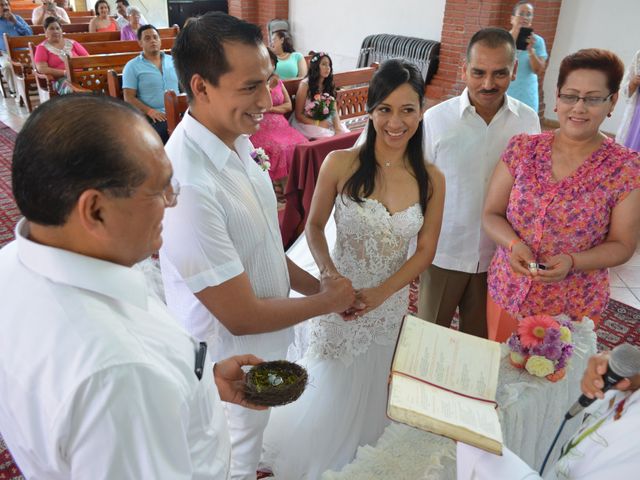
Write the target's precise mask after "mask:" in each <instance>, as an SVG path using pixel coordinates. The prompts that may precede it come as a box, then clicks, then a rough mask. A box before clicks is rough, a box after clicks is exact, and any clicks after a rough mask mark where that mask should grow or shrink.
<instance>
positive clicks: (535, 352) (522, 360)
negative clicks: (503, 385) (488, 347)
mask: <svg viewBox="0 0 640 480" xmlns="http://www.w3.org/2000/svg"><path fill="white" fill-rule="evenodd" d="M572 331H573V326H572V323H571V320H570V319H569V318H568V317H566V318H560V317H556V318H554V317H551V316H549V315H534V316H532V317H526V318H524V319H523V320H522V321H521V322H520V323H519V325H518V329H517V330H516V331H515V332H514V333H512V334H511V337H509V340H507V345H508V346H509V349H510V350H511V353H510V354H509V362H510V363H511V365H513V366H514V367H516V368H524V369H525V370H526V371H527V372H529V373H530V374H531V375H535V376H536V377H546V378H547V380H550V381H552V382H557V381H558V380H560V379H562V378H564V375H565V373H566V367H567V363H568V361H569V359H570V358H571V354H572V353H573V343H572V341H571V336H572V335H571V332H572Z"/></svg>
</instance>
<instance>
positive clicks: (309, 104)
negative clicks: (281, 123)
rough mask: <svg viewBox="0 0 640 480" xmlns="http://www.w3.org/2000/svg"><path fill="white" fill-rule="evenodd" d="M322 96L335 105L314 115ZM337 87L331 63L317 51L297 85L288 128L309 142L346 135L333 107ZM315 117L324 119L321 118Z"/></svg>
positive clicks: (324, 55)
mask: <svg viewBox="0 0 640 480" xmlns="http://www.w3.org/2000/svg"><path fill="white" fill-rule="evenodd" d="M323 94H327V95H330V96H331V97H332V98H333V100H334V102H333V103H332V104H331V106H327V107H326V108H325V109H324V112H320V113H319V114H316V113H313V110H314V105H315V104H316V103H317V102H320V101H322V99H321V96H322V95H323ZM335 98H336V87H335V85H334V83H333V62H332V61H331V58H330V57H329V55H327V54H326V53H324V52H318V53H316V54H314V55H313V57H311V60H310V62H309V72H308V73H307V77H306V78H304V79H303V80H302V81H301V82H300V86H299V87H298V91H297V92H296V101H295V111H294V115H292V116H291V125H293V126H294V127H295V128H296V129H298V130H299V131H300V132H301V133H302V134H303V135H304V136H305V137H307V138H309V139H314V138H320V137H332V136H333V135H335V134H337V133H345V132H347V129H346V128H345V127H344V126H343V125H342V123H341V122H340V115H339V114H338V111H337V110H336V107H335ZM318 115H321V116H322V117H323V118H322V119H320V118H319V117H318Z"/></svg>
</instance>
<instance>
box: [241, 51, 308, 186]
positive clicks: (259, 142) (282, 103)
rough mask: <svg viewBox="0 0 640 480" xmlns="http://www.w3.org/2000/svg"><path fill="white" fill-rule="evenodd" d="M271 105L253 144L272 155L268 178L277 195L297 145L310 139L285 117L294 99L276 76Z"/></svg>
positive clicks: (274, 56)
mask: <svg viewBox="0 0 640 480" xmlns="http://www.w3.org/2000/svg"><path fill="white" fill-rule="evenodd" d="M269 56H270V57H271V63H272V64H273V66H274V67H275V66H276V65H277V64H278V57H276V55H275V53H273V52H272V51H271V50H269ZM270 90H271V101H272V102H273V106H272V107H271V109H270V110H269V111H268V112H266V113H265V114H264V118H263V119H262V121H261V122H260V129H259V130H258V131H257V132H256V133H254V134H253V135H251V143H252V144H253V146H254V147H256V148H257V147H261V148H263V149H264V151H265V153H266V154H267V155H269V163H270V164H271V167H270V168H269V176H270V177H271V180H272V181H273V182H274V186H275V187H276V193H281V192H283V191H284V185H285V183H286V177H287V176H288V175H289V169H290V168H291V159H292V158H293V150H294V148H295V146H296V145H297V144H298V143H303V142H306V141H307V139H306V138H305V137H304V135H302V134H301V133H300V132H298V131H297V130H296V129H295V128H293V127H291V125H289V122H288V121H287V119H286V118H285V117H284V115H285V114H286V113H289V112H290V111H291V110H292V106H291V97H289V93H288V92H287V89H286V88H285V87H284V85H283V84H282V80H280V79H279V78H278V77H277V76H275V75H274V77H273V86H272V87H271V89H270Z"/></svg>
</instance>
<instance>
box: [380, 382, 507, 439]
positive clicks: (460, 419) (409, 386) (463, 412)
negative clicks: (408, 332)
mask: <svg viewBox="0 0 640 480" xmlns="http://www.w3.org/2000/svg"><path fill="white" fill-rule="evenodd" d="M389 407H390V410H391V409H393V407H396V408H399V409H403V410H407V411H411V412H415V413H417V414H418V415H420V416H422V417H429V418H430V419H435V420H437V421H439V422H443V423H447V424H451V425H455V426H458V427H462V428H464V429H466V430H470V431H472V432H475V433H478V434H480V435H481V436H483V437H487V438H489V439H492V440H495V441H496V442H498V443H500V444H502V430H501V429H500V421H499V419H498V412H496V409H495V406H494V405H492V404H490V403H486V402H479V401H478V400H473V399H470V398H466V397H463V396H460V395H455V394H453V393H450V392H447V391H446V390H442V389H439V388H437V387H432V386H430V385H426V384H424V383H422V382H419V381H418V380H413V379H410V378H407V377H403V376H401V375H394V376H393V380H392V387H391V392H390V395H389ZM422 424H423V425H424V426H425V427H427V429H429V428H428V425H429V422H428V419H425V421H423V422H422ZM438 430H442V431H435V433H441V434H445V435H447V436H451V437H453V438H456V435H455V432H454V431H453V430H450V429H446V428H444V429H442V428H441V429H438Z"/></svg>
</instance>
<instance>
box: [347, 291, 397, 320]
mask: <svg viewBox="0 0 640 480" xmlns="http://www.w3.org/2000/svg"><path fill="white" fill-rule="evenodd" d="M389 296H390V293H389V292H387V291H386V290H385V289H384V288H383V287H382V285H379V286H377V287H373V288H363V289H361V290H357V291H356V299H357V300H359V301H360V302H361V303H363V304H364V308H362V309H359V310H357V311H356V312H355V315H356V317H361V316H362V315H365V314H367V313H369V312H370V311H371V310H374V309H376V308H378V307H379V306H380V305H382V303H383V302H384V301H385V300H386V299H387V298H389Z"/></svg>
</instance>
